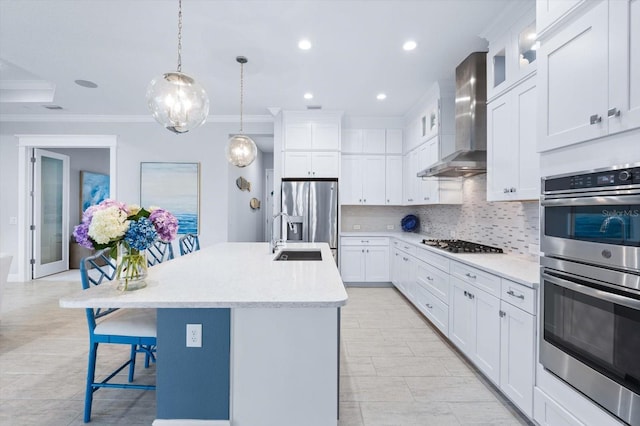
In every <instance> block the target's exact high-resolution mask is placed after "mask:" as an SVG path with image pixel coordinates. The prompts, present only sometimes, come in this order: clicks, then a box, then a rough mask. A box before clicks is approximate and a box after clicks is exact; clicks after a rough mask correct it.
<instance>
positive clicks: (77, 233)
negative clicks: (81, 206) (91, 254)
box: [73, 209, 93, 249]
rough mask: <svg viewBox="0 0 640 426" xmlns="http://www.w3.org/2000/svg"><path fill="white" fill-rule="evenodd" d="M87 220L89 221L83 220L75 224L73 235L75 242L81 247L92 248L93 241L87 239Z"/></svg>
mask: <svg viewBox="0 0 640 426" xmlns="http://www.w3.org/2000/svg"><path fill="white" fill-rule="evenodd" d="M87 210H89V209H87ZM89 222H91V221H90V220H89V221H87V222H85V221H84V220H83V221H82V223H81V224H80V225H77V226H75V227H74V228H73V237H74V238H75V239H76V242H77V243H78V244H80V245H81V246H82V247H86V248H88V249H92V248H93V242H92V241H91V240H90V239H89Z"/></svg>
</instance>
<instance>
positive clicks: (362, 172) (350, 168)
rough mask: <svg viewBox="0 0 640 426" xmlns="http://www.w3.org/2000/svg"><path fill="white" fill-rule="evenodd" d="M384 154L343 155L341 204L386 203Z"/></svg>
mask: <svg viewBox="0 0 640 426" xmlns="http://www.w3.org/2000/svg"><path fill="white" fill-rule="evenodd" d="M385 167H386V158H385V156H384V155H343V156H342V171H343V173H342V181H341V188H342V189H341V192H342V196H341V201H340V203H341V204H366V205H385V204H386V197H385V196H386V188H385V185H386V175H385Z"/></svg>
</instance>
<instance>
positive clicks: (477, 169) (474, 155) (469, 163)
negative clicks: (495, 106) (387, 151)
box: [418, 52, 487, 177]
mask: <svg viewBox="0 0 640 426" xmlns="http://www.w3.org/2000/svg"><path fill="white" fill-rule="evenodd" d="M455 122H456V130H455V142H456V143H455V151H454V152H453V154H450V155H448V156H446V157H445V158H443V159H442V160H440V161H439V162H437V163H435V164H433V165H432V166H430V167H428V168H426V169H424V170H422V171H421V172H419V173H418V177H426V176H434V177H469V176H473V175H477V174H479V173H486V172H487V53H486V52H475V53H472V54H471V55H469V56H468V57H467V58H466V59H465V60H464V61H462V63H461V64H460V65H458V67H457V68H456V118H455Z"/></svg>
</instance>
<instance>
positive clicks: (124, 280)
mask: <svg viewBox="0 0 640 426" xmlns="http://www.w3.org/2000/svg"><path fill="white" fill-rule="evenodd" d="M147 272H148V270H147V252H146V250H142V251H140V250H136V249H133V248H131V247H129V245H128V244H125V243H120V244H118V257H117V259H116V280H117V283H118V284H117V287H116V288H117V289H118V290H120V291H133V290H138V289H141V288H144V287H146V286H147V283H146V282H145V279H146V278H147Z"/></svg>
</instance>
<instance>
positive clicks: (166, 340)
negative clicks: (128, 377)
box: [60, 243, 347, 426]
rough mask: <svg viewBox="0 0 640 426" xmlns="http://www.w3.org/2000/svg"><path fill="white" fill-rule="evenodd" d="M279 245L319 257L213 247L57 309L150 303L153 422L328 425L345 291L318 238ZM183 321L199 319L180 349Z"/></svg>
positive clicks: (261, 247) (254, 247) (333, 409)
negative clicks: (196, 336) (133, 286)
mask: <svg viewBox="0 0 640 426" xmlns="http://www.w3.org/2000/svg"><path fill="white" fill-rule="evenodd" d="M286 249H292V250H303V249H318V250H320V251H321V253H322V260H320V261H312V260H310V261H291V260H289V261H274V260H273V259H274V257H275V255H274V254H272V253H271V252H270V251H269V248H268V244H267V243H223V244H217V245H214V246H211V247H207V248H204V249H202V250H200V251H197V252H194V253H191V254H189V255H186V256H182V257H179V258H176V259H174V260H171V261H169V262H165V263H162V264H159V265H156V266H154V267H152V268H150V269H149V275H148V278H147V284H148V285H147V287H146V288H143V289H141V290H137V291H133V292H125V293H121V292H118V291H116V290H115V286H111V285H102V286H99V287H96V288H92V289H89V290H85V291H79V292H78V294H76V295H73V296H70V297H66V298H63V299H61V300H60V306H61V307H65V308H87V307H105V306H109V307H119V308H156V309H157V312H158V353H157V357H158V362H157V382H156V384H157V402H158V404H157V406H158V408H157V418H158V420H157V421H156V423H155V424H157V425H162V424H172V423H173V422H171V420H179V419H200V420H209V422H206V423H203V424H211V425H228V424H231V423H233V424H234V425H238V426H242V425H256V424H260V425H300V424H305V425H330V424H334V425H335V424H337V410H338V365H339V325H340V324H339V320H340V319H339V316H340V307H341V306H343V305H344V304H345V303H346V301H347V294H346V291H345V289H344V286H343V283H342V280H341V278H340V274H339V272H338V269H337V268H336V264H335V261H334V259H333V257H332V255H331V252H330V250H329V246H328V245H327V244H324V243H323V244H314V243H302V244H288V245H287V246H286ZM187 324H202V347H186V340H187V333H186V325H187ZM174 424H178V423H174Z"/></svg>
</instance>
